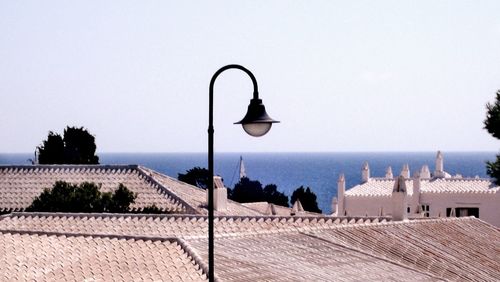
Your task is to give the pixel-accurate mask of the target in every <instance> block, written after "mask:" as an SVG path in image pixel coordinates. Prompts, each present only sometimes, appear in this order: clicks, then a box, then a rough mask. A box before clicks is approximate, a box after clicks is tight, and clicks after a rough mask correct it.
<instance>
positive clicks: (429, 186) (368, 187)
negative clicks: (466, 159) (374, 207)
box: [345, 178, 500, 196]
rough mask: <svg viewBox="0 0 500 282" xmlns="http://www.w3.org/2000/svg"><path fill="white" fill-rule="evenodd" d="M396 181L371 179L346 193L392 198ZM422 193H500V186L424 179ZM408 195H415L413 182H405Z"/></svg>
mask: <svg viewBox="0 0 500 282" xmlns="http://www.w3.org/2000/svg"><path fill="white" fill-rule="evenodd" d="M394 181H395V180H394V179H389V178H370V179H369V180H368V181H367V182H365V183H362V184H359V185H356V186H354V187H352V188H351V189H349V190H347V191H346V192H345V195H346V196H390V195H391V193H392V189H393V187H394ZM420 181H421V186H420V191H421V193H498V191H500V187H499V186H495V185H494V184H492V182H491V180H488V179H478V178H436V179H430V180H428V179H422V180H420ZM405 183H406V187H407V193H408V195H412V194H413V180H412V179H407V180H406V181H405Z"/></svg>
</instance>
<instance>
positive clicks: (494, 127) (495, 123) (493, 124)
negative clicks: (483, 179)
mask: <svg viewBox="0 0 500 282" xmlns="http://www.w3.org/2000/svg"><path fill="white" fill-rule="evenodd" d="M484 129H486V130H487V131H488V132H489V133H490V134H491V135H492V136H493V137H495V138H497V139H500V90H498V91H497V93H496V99H495V102H494V103H487V104H486V119H485V120H484ZM486 172H487V173H488V175H489V176H491V177H492V178H493V179H494V180H495V183H496V184H497V185H500V154H498V155H497V159H496V161H495V162H486Z"/></svg>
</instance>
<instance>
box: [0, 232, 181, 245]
mask: <svg viewBox="0 0 500 282" xmlns="http://www.w3.org/2000/svg"><path fill="white" fill-rule="evenodd" d="M2 233H3V234H7V233H9V234H20V235H23V234H26V235H38V236H42V235H46V236H58V237H91V238H101V239H102V238H107V239H118V240H136V241H139V240H140V241H161V242H171V243H174V242H177V243H178V241H179V238H177V237H172V236H165V237H161V236H144V235H126V234H123V235H117V234H98V233H75V232H74V233H70V232H57V231H36V230H35V231H33V230H15V229H0V234H2ZM179 245H180V244H179Z"/></svg>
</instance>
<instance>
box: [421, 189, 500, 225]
mask: <svg viewBox="0 0 500 282" xmlns="http://www.w3.org/2000/svg"><path fill="white" fill-rule="evenodd" d="M420 204H428V205H429V213H430V216H431V217H437V216H438V215H439V214H441V216H442V217H445V216H446V208H457V207H464V208H476V207H477V208H479V218H480V219H481V220H484V221H486V222H488V223H490V224H492V225H495V226H497V227H500V194H498V193H496V194H488V193H477V194H475V193H440V194H435V193H422V194H421V195H420Z"/></svg>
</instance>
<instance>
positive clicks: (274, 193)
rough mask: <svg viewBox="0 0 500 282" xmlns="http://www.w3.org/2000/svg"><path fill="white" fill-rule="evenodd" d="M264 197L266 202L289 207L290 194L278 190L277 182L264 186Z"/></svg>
mask: <svg viewBox="0 0 500 282" xmlns="http://www.w3.org/2000/svg"><path fill="white" fill-rule="evenodd" d="M264 198H265V200H266V202H269V203H273V204H276V205H280V206H284V207H288V196H286V195H285V194H284V193H282V192H280V191H278V187H277V186H276V185H275V184H268V185H266V186H265V187H264Z"/></svg>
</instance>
